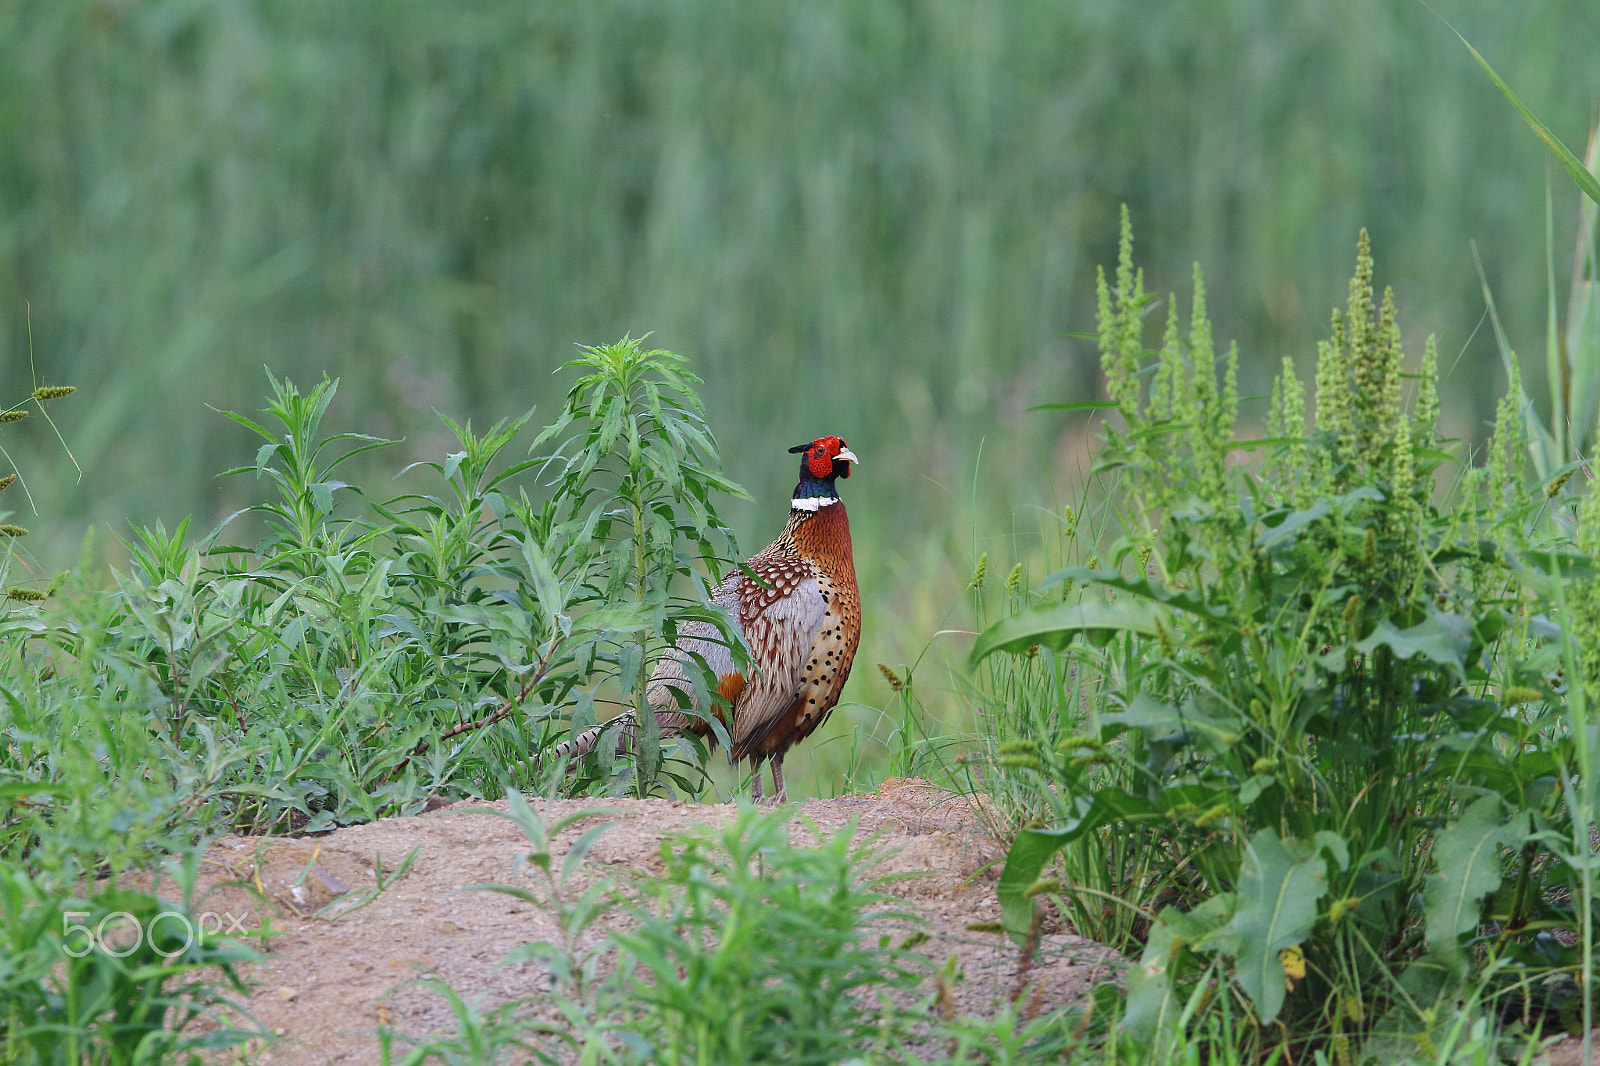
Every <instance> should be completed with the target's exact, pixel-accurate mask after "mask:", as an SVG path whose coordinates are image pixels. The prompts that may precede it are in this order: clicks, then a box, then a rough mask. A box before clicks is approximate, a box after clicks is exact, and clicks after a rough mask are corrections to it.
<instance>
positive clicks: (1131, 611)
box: [968, 597, 1160, 668]
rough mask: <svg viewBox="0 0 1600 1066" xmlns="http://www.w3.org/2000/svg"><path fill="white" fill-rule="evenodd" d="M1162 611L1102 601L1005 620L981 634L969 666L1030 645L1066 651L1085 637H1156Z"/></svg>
mask: <svg viewBox="0 0 1600 1066" xmlns="http://www.w3.org/2000/svg"><path fill="white" fill-rule="evenodd" d="M1159 617H1160V610H1159V608H1157V607H1156V606H1155V605H1154V604H1151V603H1148V602H1145V601H1143V600H1135V599H1121V600H1115V601H1113V602H1111V603H1107V602H1105V601H1104V600H1102V599H1100V598H1099V597H1093V598H1089V599H1086V600H1084V601H1083V602H1082V603H1054V604H1049V605H1047V606H1043V607H1034V608H1032V609H1031V610H1027V611H1023V612H1022V613H1021V614H1014V615H1012V616H1011V617H1010V618H1003V619H1001V620H1000V621H999V622H996V623H995V624H994V625H992V626H990V627H989V628H988V629H985V630H984V631H983V632H982V633H980V634H978V639H977V640H976V641H975V642H974V643H973V645H972V655H971V657H970V658H969V660H968V662H969V663H970V665H971V666H972V667H974V668H976V667H977V665H978V664H979V663H981V662H983V660H985V659H987V658H988V657H989V656H991V655H993V654H994V653H995V652H997V651H1018V652H1020V651H1026V650H1027V649H1028V647H1029V646H1030V645H1033V644H1042V645H1044V646H1045V647H1047V648H1056V649H1059V648H1064V647H1066V645H1067V644H1068V643H1070V642H1071V641H1072V638H1073V637H1076V636H1078V635H1079V634H1085V635H1087V636H1088V637H1089V639H1090V640H1091V641H1092V640H1094V639H1095V638H1096V637H1100V636H1106V635H1109V634H1114V633H1117V632H1122V631H1125V630H1131V631H1133V632H1136V633H1151V634H1153V633H1155V631H1156V619H1157V618H1159Z"/></svg>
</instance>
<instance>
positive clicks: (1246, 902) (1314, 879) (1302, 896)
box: [1228, 829, 1328, 1025]
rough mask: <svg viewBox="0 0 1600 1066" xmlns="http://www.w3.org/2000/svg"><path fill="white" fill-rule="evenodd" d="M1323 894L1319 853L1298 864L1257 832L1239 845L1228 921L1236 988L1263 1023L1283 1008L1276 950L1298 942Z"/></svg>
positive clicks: (1273, 839)
mask: <svg viewBox="0 0 1600 1066" xmlns="http://www.w3.org/2000/svg"><path fill="white" fill-rule="evenodd" d="M1327 891H1328V878H1327V863H1326V862H1325V861H1324V860H1323V858H1322V853H1321V852H1320V851H1318V852H1316V853H1314V854H1313V855H1312V856H1311V857H1310V858H1308V859H1305V860H1303V861H1299V862H1297V861H1295V856H1294V855H1293V854H1292V853H1291V852H1290V851H1289V849H1288V848H1287V847H1285V846H1284V843H1283V841H1281V840H1279V839H1278V834H1277V833H1275V832H1273V831H1272V830H1271V829H1263V830H1261V831H1260V832H1258V833H1257V834H1256V835H1255V836H1254V837H1252V838H1251V839H1250V842H1249V843H1248V844H1246V845H1245V855H1244V862H1243V864H1242V865H1241V867H1240V870H1239V891H1238V910H1237V911H1235V913H1234V916H1233V920H1232V921H1231V922H1229V923H1228V928H1229V930H1230V931H1231V932H1233V933H1235V934H1237V935H1238V938H1239V940H1238V946H1237V949H1236V957H1237V959H1238V980H1239V987H1240V988H1242V989H1244V991H1245V994H1246V995H1248V996H1249V997H1250V1001H1251V1002H1252V1003H1253V1004H1255V1008H1256V1015H1257V1017H1258V1019H1259V1020H1260V1022H1261V1024H1263V1025H1266V1024H1268V1023H1270V1022H1271V1021H1272V1020H1273V1019H1274V1018H1276V1017H1277V1016H1278V1012H1279V1011H1280V1010H1282V1009H1283V997H1284V987H1283V963H1281V962H1279V961H1278V952H1280V951H1282V950H1283V949H1284V948H1288V947H1293V946H1295V945H1296V944H1299V943H1301V942H1302V941H1303V940H1305V938H1306V937H1307V936H1309V935H1310V934H1311V928H1312V926H1314V925H1315V924H1316V921H1317V901H1318V900H1320V899H1321V898H1322V897H1323V896H1324V895H1326V894H1327Z"/></svg>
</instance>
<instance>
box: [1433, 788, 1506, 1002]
mask: <svg viewBox="0 0 1600 1066" xmlns="http://www.w3.org/2000/svg"><path fill="white" fill-rule="evenodd" d="M1500 806H1501V799H1500V797H1499V796H1497V795H1490V796H1484V797H1482V798H1481V799H1479V800H1477V801H1476V802H1474V803H1473V804H1472V806H1470V807H1468V808H1467V809H1466V810H1465V811H1463V812H1462V813H1461V817H1460V818H1459V819H1457V820H1456V821H1455V822H1453V823H1452V824H1451V825H1450V826H1449V828H1447V829H1445V830H1444V831H1443V832H1442V833H1440V834H1439V837H1438V839H1437V840H1436V841H1435V842H1434V845H1433V857H1434V861H1435V862H1436V863H1437V865H1438V869H1437V871H1436V872H1435V873H1433V874H1432V875H1430V876H1429V877H1428V881H1427V884H1426V885H1425V886H1424V887H1423V890H1422V902H1423V905H1424V906H1425V907H1426V909H1427V923H1428V924H1427V932H1426V938H1427V943H1428V952H1429V954H1431V955H1432V956H1433V957H1434V958H1436V959H1438V960H1439V961H1440V962H1442V963H1444V964H1445V965H1446V966H1448V967H1449V968H1450V969H1451V971H1452V972H1453V973H1454V974H1455V975H1456V976H1457V977H1461V976H1463V975H1465V974H1466V972H1467V956H1466V954H1465V952H1463V951H1462V950H1461V940H1460V937H1461V934H1463V933H1469V932H1471V931H1472V930H1473V929H1475V928H1476V927H1477V925H1478V912H1479V903H1480V901H1481V900H1482V899H1483V897H1484V896H1486V895H1488V894H1489V893H1490V892H1493V891H1494V890H1495V889H1497V888H1499V887H1500V848H1502V847H1507V848H1515V847H1519V846H1521V844H1522V843H1523V841H1524V840H1526V839H1527V836H1528V812H1527V811H1519V812H1517V814H1515V815H1513V816H1512V817H1511V819H1510V820H1509V821H1506V822H1502V821H1501V820H1500Z"/></svg>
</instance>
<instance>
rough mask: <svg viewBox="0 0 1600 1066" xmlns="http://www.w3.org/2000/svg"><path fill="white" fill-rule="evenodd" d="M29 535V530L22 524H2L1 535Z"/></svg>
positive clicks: (0, 527)
mask: <svg viewBox="0 0 1600 1066" xmlns="http://www.w3.org/2000/svg"><path fill="white" fill-rule="evenodd" d="M27 535H28V531H27V530H26V529H23V528H22V527H21V526H13V525H10V524H9V523H8V524H6V525H3V526H0V537H26V536H27Z"/></svg>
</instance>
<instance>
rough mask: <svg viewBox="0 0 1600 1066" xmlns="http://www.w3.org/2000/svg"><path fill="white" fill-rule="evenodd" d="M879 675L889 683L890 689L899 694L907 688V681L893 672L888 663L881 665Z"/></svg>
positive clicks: (879, 665)
mask: <svg viewBox="0 0 1600 1066" xmlns="http://www.w3.org/2000/svg"><path fill="white" fill-rule="evenodd" d="M878 673H880V674H882V675H883V679H884V680H885V681H887V682H889V687H890V688H892V689H894V691H896V692H899V691H900V690H901V689H903V688H905V687H906V683H905V679H904V678H902V677H901V676H900V675H899V674H897V673H895V672H894V671H893V670H891V669H890V668H889V664H888V663H879V664H878Z"/></svg>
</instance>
